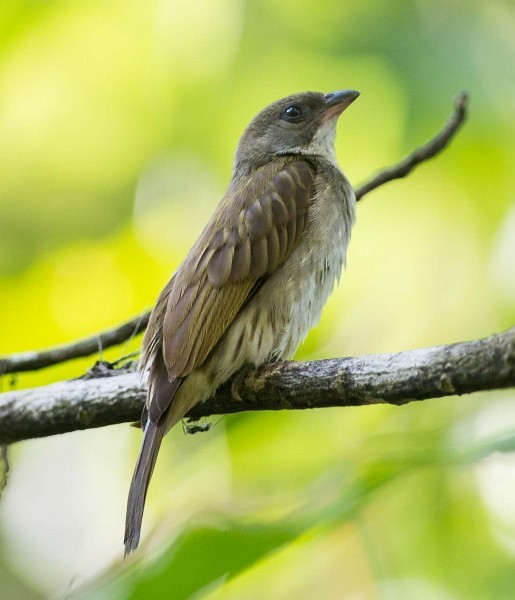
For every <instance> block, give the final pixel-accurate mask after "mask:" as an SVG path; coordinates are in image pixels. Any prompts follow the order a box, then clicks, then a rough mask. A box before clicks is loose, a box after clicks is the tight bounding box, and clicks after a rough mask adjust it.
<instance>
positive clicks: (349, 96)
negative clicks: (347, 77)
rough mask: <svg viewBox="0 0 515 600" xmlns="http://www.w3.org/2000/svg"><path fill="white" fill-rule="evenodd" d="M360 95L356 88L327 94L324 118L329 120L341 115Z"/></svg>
mask: <svg viewBox="0 0 515 600" xmlns="http://www.w3.org/2000/svg"><path fill="white" fill-rule="evenodd" d="M358 96H359V92H357V91H356V90H340V91H339V92H331V93H330V94H326V95H325V106H324V108H323V120H324V121H327V120H328V119H331V118H332V117H336V116H339V115H340V114H341V113H342V112H343V111H344V110H345V109H346V108H347V106H349V105H350V104H352V103H353V102H354V100H356V98H357V97H358Z"/></svg>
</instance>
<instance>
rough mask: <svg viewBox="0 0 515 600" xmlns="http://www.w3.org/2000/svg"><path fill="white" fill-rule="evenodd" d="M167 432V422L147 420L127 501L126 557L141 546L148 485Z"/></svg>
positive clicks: (163, 420)
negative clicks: (142, 522)
mask: <svg viewBox="0 0 515 600" xmlns="http://www.w3.org/2000/svg"><path fill="white" fill-rule="evenodd" d="M165 431H166V420H165V419H161V420H160V421H159V422H158V423H157V424H156V423H153V422H152V421H151V420H150V419H147V424H146V426H145V432H144V434H143V442H142V444H141V450H140V452H139V456H138V461H137V462H136V468H135V469H134V475H133V476H132V481H131V487H130V490H129V498H128V500H127V516H126V518H125V537H124V540H123V541H124V544H125V556H127V555H128V554H130V553H131V552H132V551H133V550H136V548H137V547H138V544H139V537H140V532H141V521H142V520H143V509H144V508H145V498H146V496H147V490H148V484H149V483H150V478H151V477H152V472H153V470H154V466H155V464H156V459H157V454H158V452H159V448H160V447H161V441H162V439H163V436H164V434H165Z"/></svg>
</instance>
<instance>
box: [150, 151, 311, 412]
mask: <svg viewBox="0 0 515 600" xmlns="http://www.w3.org/2000/svg"><path fill="white" fill-rule="evenodd" d="M314 179H315V172H314V169H313V167H312V166H311V164H310V163H308V162H307V161H304V160H301V159H298V160H291V159H286V158H284V159H278V160H275V161H273V162H271V163H269V164H267V165H265V166H264V167H262V168H260V169H259V170H257V171H256V172H255V173H253V174H252V175H251V176H249V177H248V178H247V179H246V180H244V181H242V182H240V183H239V184H238V185H237V186H236V187H233V188H229V191H228V193H227V194H226V196H225V197H224V199H223V200H222V202H221V205H220V206H219V207H218V209H217V211H216V212H215V214H214V215H213V217H212V218H211V220H210V222H209V223H208V225H207V226H206V228H205V229H204V231H203V233H202V234H201V236H200V237H199V239H198V240H197V242H196V243H195V245H194V246H193V248H192V249H191V250H190V252H189V254H188V255H187V256H186V258H185V260H184V261H183V263H182V264H181V266H180V267H179V269H178V270H177V272H176V274H175V276H174V278H173V279H172V280H171V281H170V283H169V284H168V286H167V287H166V288H165V290H163V295H162V296H161V298H160V300H159V302H158V306H160V313H161V315H162V321H161V322H162V328H161V332H160V335H159V339H156V337H155V336H154V340H155V343H156V342H157V343H159V342H160V341H161V340H162V352H163V359H164V363H165V365H166V370H167V372H168V376H169V379H170V381H172V380H175V379H178V378H184V377H186V376H187V375H188V374H189V373H190V372H191V371H193V370H194V369H195V368H197V367H199V366H200V365H202V363H203V362H204V360H205V359H206V358H207V356H208V354H209V353H210V352H211V350H212V349H213V347H214V346H215V344H216V343H217V342H218V340H219V339H220V338H221V337H222V335H223V334H224V332H225V331H226V330H227V328H228V327H229V325H230V324H231V323H232V321H233V320H234V318H235V317H236V315H237V314H238V313H239V311H240V310H241V308H242V307H243V306H244V304H245V302H246V301H247V300H248V298H249V295H250V294H252V292H253V290H254V289H255V288H256V286H257V285H259V283H260V282H262V281H263V279H265V278H266V277H268V276H269V275H271V274H272V273H273V272H274V271H275V270H276V269H277V268H278V267H279V266H280V265H281V264H282V263H283V262H284V261H285V260H286V258H287V257H288V256H289V255H290V253H291V251H292V249H293V248H294V247H295V244H296V242H297V241H298V239H299V237H300V235H301V233H302V232H303V231H304V229H305V226H306V223H307V216H308V206H309V202H310V199H311V197H312V195H313V183H314ZM166 297H167V299H166V309H165V298H166ZM157 308H158V307H157V306H156V309H157ZM163 315H164V316H163ZM156 320H157V319H156ZM159 320H161V319H159ZM156 325H157V323H156ZM151 342H152V339H150V340H149V341H148V344H147V345H150V343H151ZM155 350H156V351H159V350H160V348H156V349H155ZM147 354H148V353H147ZM160 396H161V395H160ZM171 400H172V398H170V399H169V401H168V402H166V401H164V398H163V397H162V396H161V397H160V398H159V399H158V398H152V397H150V398H149V406H148V409H149V414H150V416H151V418H152V420H153V421H155V422H157V420H158V419H159V418H160V416H161V415H162V414H163V413H164V412H165V411H166V410H167V408H168V406H169V404H170V402H171Z"/></svg>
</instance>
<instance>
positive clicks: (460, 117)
mask: <svg viewBox="0 0 515 600" xmlns="http://www.w3.org/2000/svg"><path fill="white" fill-rule="evenodd" d="M467 105H468V96H467V94H465V93H461V94H459V95H458V97H457V98H456V100H455V105H454V112H453V114H452V115H451V116H450V117H449V119H448V121H447V123H446V124H445V126H444V127H443V129H442V130H441V131H440V132H439V133H438V134H437V135H436V136H435V137H434V138H432V139H431V140H429V141H428V142H426V143H425V144H424V145H423V146H420V148H417V149H416V150H414V151H413V152H412V153H411V154H410V155H409V156H407V157H406V158H405V159H404V160H402V161H401V162H399V163H397V164H396V165H393V166H392V167H389V168H386V169H384V170H383V171H381V172H380V173H378V174H377V175H376V176H374V177H372V178H370V179H369V180H368V181H367V182H365V183H364V184H363V185H361V186H360V187H358V188H356V199H357V200H360V199H361V198H363V196H365V194H368V193H369V192H371V191H372V190H374V189H376V188H377V187H379V186H381V185H384V184H385V183H387V182H388V181H392V180H393V179H399V178H401V177H405V176H406V175H408V174H409V173H411V171H412V170H413V169H414V168H415V167H416V166H417V165H419V164H420V163H423V162H425V161H427V160H429V159H430V158H432V157H433V156H435V155H436V154H438V153H439V152H441V151H442V150H443V149H444V148H445V147H446V146H447V145H448V144H449V142H450V141H451V139H452V138H453V137H454V135H455V134H456V133H457V131H458V130H459V128H460V126H461V124H462V123H463V121H464V120H465V117H466V115H467ZM149 317H150V312H146V313H143V314H142V315H140V316H139V317H136V318H134V319H131V320H130V321H127V322H126V323H123V324H122V325H120V326H119V327H114V328H112V329H108V330H106V331H103V332H101V333H98V334H96V335H93V336H91V337H88V338H84V339H82V340H77V341H73V342H70V343H68V344H63V345H60V346H56V347H54V348H49V349H48V350H40V351H31V352H19V353H16V354H11V355H9V356H4V357H0V375H3V374H6V373H21V372H23V371H35V370H37V369H42V368H44V367H49V366H52V365H56V364H58V363H62V362H65V361H68V360H72V359H75V358H81V357H84V356H91V355H92V354H95V353H96V352H97V351H98V350H99V348H102V349H105V348H109V347H111V346H117V345H118V344H121V343H123V342H125V341H126V340H128V339H129V338H130V337H133V336H135V335H137V334H138V333H141V332H142V331H143V330H144V329H145V328H146V326H147V323H148V319H149Z"/></svg>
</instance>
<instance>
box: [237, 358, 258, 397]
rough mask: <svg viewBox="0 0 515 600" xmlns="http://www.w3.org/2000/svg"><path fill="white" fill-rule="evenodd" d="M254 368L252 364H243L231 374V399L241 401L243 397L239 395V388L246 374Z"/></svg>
mask: <svg viewBox="0 0 515 600" xmlns="http://www.w3.org/2000/svg"><path fill="white" fill-rule="evenodd" d="M255 370H256V368H255V367H254V366H253V365H245V366H243V367H242V368H241V369H240V370H239V371H238V372H237V373H236V374H235V375H233V378H232V381H231V396H232V398H233V400H236V401H237V402H243V399H242V397H241V396H240V392H239V388H240V386H241V385H242V383H243V382H244V381H245V379H246V378H247V375H249V373H252V372H253V371H255Z"/></svg>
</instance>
